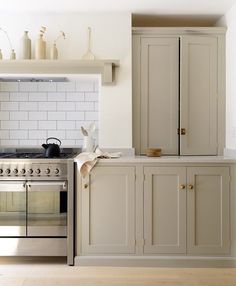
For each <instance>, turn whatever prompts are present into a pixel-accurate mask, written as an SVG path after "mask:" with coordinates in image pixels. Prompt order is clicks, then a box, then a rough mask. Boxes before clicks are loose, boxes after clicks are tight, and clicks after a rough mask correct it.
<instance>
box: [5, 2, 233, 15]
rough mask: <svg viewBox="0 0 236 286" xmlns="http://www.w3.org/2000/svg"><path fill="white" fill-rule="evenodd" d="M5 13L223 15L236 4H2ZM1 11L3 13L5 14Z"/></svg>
mask: <svg viewBox="0 0 236 286" xmlns="http://www.w3.org/2000/svg"><path fill="white" fill-rule="evenodd" d="M0 2H2V5H1V11H3V10H4V11H11V12H13V11H15V12H18V11H19V12H27V11H37V12H105V11H113V12H124V11H127V12H132V13H135V14H155V15H178V14H181V15H223V14H225V13H226V12H227V11H228V10H229V9H230V8H231V7H232V6H233V4H234V3H235V2H236V0H119V1H114V0H99V1H98V0H40V1H32V0H20V1H19V0H8V1H6V0H0ZM1 11H0V12H1Z"/></svg>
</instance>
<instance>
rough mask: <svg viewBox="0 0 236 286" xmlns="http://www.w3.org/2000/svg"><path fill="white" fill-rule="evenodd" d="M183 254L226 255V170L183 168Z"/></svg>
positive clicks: (227, 220) (227, 176)
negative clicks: (185, 171) (184, 232)
mask: <svg viewBox="0 0 236 286" xmlns="http://www.w3.org/2000/svg"><path fill="white" fill-rule="evenodd" d="M187 182H188V185H187V186H188V188H187V218H188V219H187V230H188V231H187V241H188V245H187V252H188V253H189V254H202V255H207V254H227V253H229V245H230V238H229V168H228V167H190V168H187Z"/></svg>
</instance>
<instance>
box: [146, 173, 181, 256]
mask: <svg viewBox="0 0 236 286" xmlns="http://www.w3.org/2000/svg"><path fill="white" fill-rule="evenodd" d="M144 176H145V180H144V240H145V243H144V253H145V254H149V253H159V254H161V253H163V254H164V253H185V252H186V191H185V189H181V186H182V187H183V186H184V185H183V184H184V183H185V178H186V170H185V168H183V167H174V168H171V167H145V168H144Z"/></svg>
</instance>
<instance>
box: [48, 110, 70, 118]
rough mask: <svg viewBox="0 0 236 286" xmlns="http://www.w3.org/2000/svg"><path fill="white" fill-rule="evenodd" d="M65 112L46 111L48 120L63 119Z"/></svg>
mask: <svg viewBox="0 0 236 286" xmlns="http://www.w3.org/2000/svg"><path fill="white" fill-rule="evenodd" d="M65 119H66V112H60V111H58V112H48V120H65Z"/></svg>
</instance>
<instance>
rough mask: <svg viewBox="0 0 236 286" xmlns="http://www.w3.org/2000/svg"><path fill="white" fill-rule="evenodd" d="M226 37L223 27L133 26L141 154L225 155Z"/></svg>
mask: <svg viewBox="0 0 236 286" xmlns="http://www.w3.org/2000/svg"><path fill="white" fill-rule="evenodd" d="M224 35H225V28H133V106H134V109H133V129H134V135H133V143H134V147H135V149H136V152H137V154H145V153H146V149H147V148H162V151H163V154H166V155H218V154H222V153H223V148H224V144H225V119H224V118H225V90H224V85H225V67H224V66H225V48H224Z"/></svg>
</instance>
